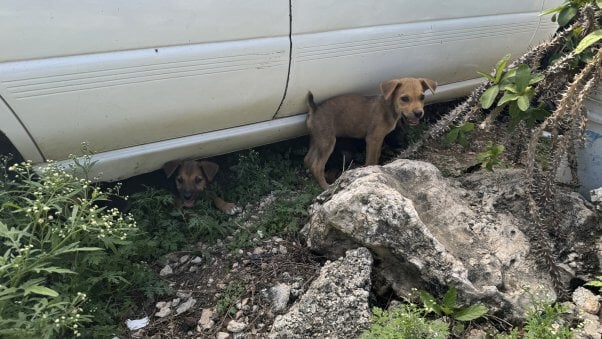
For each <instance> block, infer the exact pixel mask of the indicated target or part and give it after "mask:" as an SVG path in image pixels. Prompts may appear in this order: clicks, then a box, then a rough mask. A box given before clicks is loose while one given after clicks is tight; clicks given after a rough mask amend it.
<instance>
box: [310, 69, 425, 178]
mask: <svg viewBox="0 0 602 339" xmlns="http://www.w3.org/2000/svg"><path fill="white" fill-rule="evenodd" d="M427 89H428V90H430V91H431V92H433V93H434V92H435V89H437V83H436V82H435V81H433V80H431V79H426V78H401V79H394V80H389V81H385V82H383V83H381V84H380V90H381V92H382V95H378V96H371V97H366V96H361V95H353V94H352V95H341V96H337V97H334V98H332V99H329V100H326V101H324V102H323V103H322V104H320V106H319V107H318V106H316V104H315V103H314V100H313V94H312V93H311V92H309V93H308V94H307V103H308V106H309V112H308V114H307V120H306V124H307V128H308V129H309V135H310V145H309V151H308V152H307V155H306V156H305V166H306V167H307V168H309V170H310V172H311V173H312V174H313V176H314V177H315V178H316V180H317V181H318V183H319V184H320V186H321V187H322V188H323V189H326V188H327V187H328V183H326V179H325V178H324V166H325V165H326V161H327V160H328V157H329V156H330V154H331V153H332V151H333V149H334V145H335V143H336V138H337V137H349V138H358V139H365V140H366V165H376V164H377V163H378V159H379V158H380V151H381V147H382V144H383V140H384V138H385V136H386V135H387V134H388V133H389V132H391V131H392V130H393V129H394V128H395V125H396V124H397V121H399V119H401V118H402V117H403V118H404V120H405V121H406V122H407V123H408V124H410V125H416V124H418V122H419V120H420V118H422V116H423V115H424V92H425V91H426V90H427Z"/></svg>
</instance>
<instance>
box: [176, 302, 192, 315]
mask: <svg viewBox="0 0 602 339" xmlns="http://www.w3.org/2000/svg"><path fill="white" fill-rule="evenodd" d="M194 304H196V299H194V298H190V299H188V300H186V302H184V303H182V305H180V306H179V307H178V308H177V309H176V315H179V314H182V313H184V312H186V311H188V310H189V309H191V308H192V306H194Z"/></svg>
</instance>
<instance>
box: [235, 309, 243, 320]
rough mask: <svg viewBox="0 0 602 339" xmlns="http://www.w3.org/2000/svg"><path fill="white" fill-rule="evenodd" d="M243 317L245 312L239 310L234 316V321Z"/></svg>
mask: <svg viewBox="0 0 602 339" xmlns="http://www.w3.org/2000/svg"><path fill="white" fill-rule="evenodd" d="M243 315H245V312H244V311H243V310H239V311H238V312H236V316H235V317H234V319H236V320H239V319H240V318H242V316H243Z"/></svg>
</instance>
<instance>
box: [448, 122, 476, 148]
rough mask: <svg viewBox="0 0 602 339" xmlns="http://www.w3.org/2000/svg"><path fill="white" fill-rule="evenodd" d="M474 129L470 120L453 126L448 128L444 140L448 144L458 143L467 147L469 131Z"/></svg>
mask: <svg viewBox="0 0 602 339" xmlns="http://www.w3.org/2000/svg"><path fill="white" fill-rule="evenodd" d="M473 130H474V124H473V123H472V122H466V123H464V124H462V125H460V126H455V127H452V128H451V129H450V131H449V132H448V133H447V135H446V137H445V141H446V142H447V143H449V144H454V143H456V144H459V145H460V146H462V147H464V148H467V147H468V144H469V137H468V135H469V133H470V132H472V131H473Z"/></svg>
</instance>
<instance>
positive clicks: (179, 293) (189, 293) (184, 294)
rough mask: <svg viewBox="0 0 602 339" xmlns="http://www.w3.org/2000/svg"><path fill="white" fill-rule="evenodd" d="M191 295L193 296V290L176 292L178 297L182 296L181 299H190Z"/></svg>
mask: <svg viewBox="0 0 602 339" xmlns="http://www.w3.org/2000/svg"><path fill="white" fill-rule="evenodd" d="M191 296H192V292H184V291H178V292H176V297H178V298H181V299H188V298H190V297H191Z"/></svg>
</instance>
